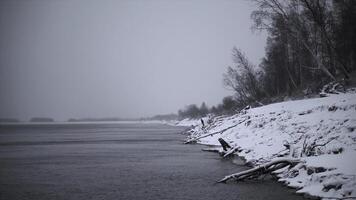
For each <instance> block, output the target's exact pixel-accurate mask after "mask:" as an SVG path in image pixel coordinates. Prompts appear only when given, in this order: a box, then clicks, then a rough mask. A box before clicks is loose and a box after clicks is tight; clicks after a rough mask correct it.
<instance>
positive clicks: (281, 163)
mask: <svg viewBox="0 0 356 200" xmlns="http://www.w3.org/2000/svg"><path fill="white" fill-rule="evenodd" d="M298 163H300V160H299V159H293V158H279V159H275V160H272V161H270V162H268V163H265V164H262V165H260V166H257V167H254V168H252V169H248V170H245V171H242V172H238V173H235V174H231V175H229V176H225V177H224V178H223V179H221V180H219V181H218V183H226V182H227V181H228V180H231V179H232V180H236V181H240V180H245V179H251V178H257V177H259V176H260V175H263V174H267V173H271V172H273V171H275V170H278V169H282V168H284V167H286V166H290V167H293V166H295V165H297V164H298Z"/></svg>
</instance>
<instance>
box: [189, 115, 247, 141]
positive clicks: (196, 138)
mask: <svg viewBox="0 0 356 200" xmlns="http://www.w3.org/2000/svg"><path fill="white" fill-rule="evenodd" d="M247 119H248V118H246V119H243V120H241V121H239V122H238V123H237V124H235V125H232V126H229V127H227V128H225V129H222V130H220V131H216V132H213V133H207V134H204V135H201V136H199V137H195V138H192V139H189V140H187V141H185V142H184V144H189V143H194V142H197V141H198V140H199V139H202V138H205V137H209V136H213V135H216V134H222V133H223V132H225V131H227V130H229V129H232V128H234V127H236V126H238V125H239V124H242V123H244V122H245V121H246V120H247Z"/></svg>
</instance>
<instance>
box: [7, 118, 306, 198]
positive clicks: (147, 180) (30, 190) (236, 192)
mask: <svg viewBox="0 0 356 200" xmlns="http://www.w3.org/2000/svg"><path fill="white" fill-rule="evenodd" d="M183 129H184V128H179V127H170V126H165V125H157V124H64V125H58V124H57V125H55V124H53V125H16V126H15V125H12V126H5V125H0V199H1V200H3V199H4V200H17V199H18V200H26V199H31V200H42V199H63V200H82V199H83V200H87V199H110V200H111V199H112V200H115V199H128V200H129V199H132V200H136V199H137V200H141V199H142V200H150V199H152V200H157V199H168V200H178V199H192V200H199V199H204V200H213V199H214V200H219V199H221V200H223V199H224V200H227V199H228V200H233V199H238V200H243V199H246V200H247V199H249V200H250V199H251V200H257V199H271V200H272V199H273V200H278V199H281V200H282V199H283V200H285V199H292V200H294V199H295V200H297V199H303V198H302V197H300V196H298V195H295V194H294V193H293V191H291V190H289V189H287V188H286V187H284V186H282V185H280V184H278V183H276V182H275V181H272V180H264V181H246V182H240V183H230V184H216V183H215V181H216V180H218V179H220V178H222V177H223V176H225V175H227V174H229V173H234V172H237V171H240V170H243V169H246V167H245V166H243V163H242V161H240V160H237V159H235V160H223V159H222V158H220V157H219V156H218V155H217V154H215V153H210V152H203V151H201V149H202V148H203V146H200V145H184V144H182V140H183V139H184V136H182V135H181V134H178V133H179V132H181V131H182V130H183Z"/></svg>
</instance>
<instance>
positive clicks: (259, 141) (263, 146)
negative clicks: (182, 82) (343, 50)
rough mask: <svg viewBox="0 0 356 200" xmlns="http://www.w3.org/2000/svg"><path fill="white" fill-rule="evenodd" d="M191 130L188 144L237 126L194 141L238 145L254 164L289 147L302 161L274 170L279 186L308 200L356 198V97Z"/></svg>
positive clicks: (291, 105) (250, 113)
mask: <svg viewBox="0 0 356 200" xmlns="http://www.w3.org/2000/svg"><path fill="white" fill-rule="evenodd" d="M188 121H189V120H186V121H182V122H181V125H182V124H184V123H188ZM189 125H191V124H189ZM194 125H197V126H196V127H195V128H194V129H193V130H191V131H190V133H191V134H190V136H189V138H188V139H191V138H196V137H199V136H204V135H207V134H211V133H215V132H218V131H221V130H223V129H226V128H228V127H231V126H234V125H236V126H235V127H233V128H231V129H228V130H226V131H224V132H223V133H219V134H214V135H212V136H208V137H205V138H202V139H199V140H198V142H199V143H201V144H207V145H220V143H219V142H218V138H223V139H225V140H226V141H228V142H229V143H230V144H231V146H235V147H237V146H238V147H239V148H240V149H241V150H242V151H241V152H238V153H236V154H238V155H239V156H242V157H244V158H245V159H246V161H247V162H249V163H251V164H254V165H259V164H262V163H265V162H268V161H271V160H273V159H274V158H276V157H280V156H284V155H286V154H288V152H289V150H288V149H286V147H285V146H284V144H290V145H291V147H292V148H291V149H293V152H294V153H293V156H294V157H296V158H300V159H301V161H302V162H301V163H300V164H298V165H296V166H295V167H293V168H284V169H280V170H278V171H276V174H277V176H278V177H279V181H282V182H284V183H285V184H287V185H288V186H291V187H294V188H297V189H298V190H297V192H298V193H304V194H308V195H310V196H319V197H325V199H330V198H336V199H337V198H339V199H340V198H345V197H356V94H355V92H349V93H346V94H339V95H329V96H328V97H324V98H315V99H305V100H297V101H288V102H282V103H275V104H270V105H266V106H262V107H258V108H253V109H249V110H244V111H242V112H240V113H239V114H236V115H234V116H230V117H216V118H213V122H211V123H209V124H208V125H207V126H206V127H205V128H204V130H203V129H202V127H201V125H200V122H199V121H196V123H195V124H194Z"/></svg>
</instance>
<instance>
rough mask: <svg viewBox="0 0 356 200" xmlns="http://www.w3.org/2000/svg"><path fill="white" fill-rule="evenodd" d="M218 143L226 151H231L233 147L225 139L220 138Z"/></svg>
mask: <svg viewBox="0 0 356 200" xmlns="http://www.w3.org/2000/svg"><path fill="white" fill-rule="evenodd" d="M218 141H219V142H220V144H221V146H222V148H223V149H224V151H227V150H228V149H231V146H230V145H229V143H227V142H226V141H225V140H224V139H222V138H219V139H218Z"/></svg>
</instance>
